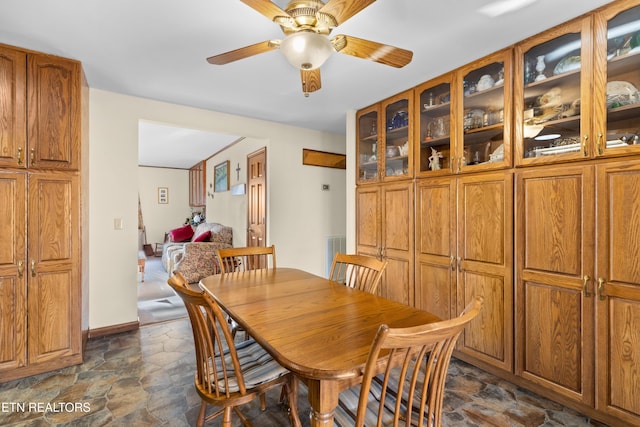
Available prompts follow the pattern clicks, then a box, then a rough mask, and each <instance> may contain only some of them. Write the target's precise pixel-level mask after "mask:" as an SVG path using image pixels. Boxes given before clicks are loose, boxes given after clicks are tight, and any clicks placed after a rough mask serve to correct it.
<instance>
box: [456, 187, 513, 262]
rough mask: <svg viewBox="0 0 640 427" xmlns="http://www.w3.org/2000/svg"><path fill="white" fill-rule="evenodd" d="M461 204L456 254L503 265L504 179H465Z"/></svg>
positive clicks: (464, 258)
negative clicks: (459, 246)
mask: <svg viewBox="0 0 640 427" xmlns="http://www.w3.org/2000/svg"><path fill="white" fill-rule="evenodd" d="M460 189H461V194H460V200H461V204H462V211H461V218H460V226H461V228H460V230H459V235H460V236H461V239H460V243H461V244H462V250H461V251H460V252H459V256H462V259H463V260H465V261H468V260H473V261H480V262H484V263H490V264H499V265H502V264H504V259H505V248H504V238H500V237H501V236H504V232H505V229H504V227H505V219H506V217H505V215H506V214H507V212H505V196H506V193H505V182H504V178H503V177H502V176H501V177H500V180H497V181H493V182H487V181H482V182H475V181H469V182H467V181H464V182H462V185H461V187H460Z"/></svg>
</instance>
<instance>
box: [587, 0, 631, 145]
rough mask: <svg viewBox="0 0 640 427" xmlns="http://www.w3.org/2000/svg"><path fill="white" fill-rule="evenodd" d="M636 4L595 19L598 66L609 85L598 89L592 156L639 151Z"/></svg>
mask: <svg viewBox="0 0 640 427" xmlns="http://www.w3.org/2000/svg"><path fill="white" fill-rule="evenodd" d="M633 3H635V4H636V6H635V7H631V8H629V6H628V5H629V2H627V3H616V4H615V5H613V6H611V7H609V8H607V9H604V10H603V11H601V12H599V13H598V14H597V15H596V18H595V27H596V28H597V30H596V31H598V32H599V33H598V34H597V35H596V37H595V39H596V40H597V41H599V43H600V44H596V45H595V49H596V54H595V64H596V67H595V68H596V72H599V73H603V71H601V70H603V69H605V70H606V87H601V88H599V90H598V91H596V93H597V99H596V100H595V108H596V117H597V120H596V122H595V123H596V128H595V129H594V133H595V135H596V138H597V139H596V145H595V147H593V151H594V153H593V156H617V155H626V154H634V153H636V154H637V153H638V152H640V92H639V91H638V89H640V4H639V2H637V1H636V2H633ZM625 6H626V7H627V9H626V10H624V9H623V8H624V7H625ZM604 31H606V37H603V35H602V33H601V32H604ZM604 40H606V46H604ZM601 64H604V66H601ZM594 80H595V81H604V80H603V79H594Z"/></svg>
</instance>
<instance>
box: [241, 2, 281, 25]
mask: <svg viewBox="0 0 640 427" xmlns="http://www.w3.org/2000/svg"><path fill="white" fill-rule="evenodd" d="M240 1H241V2H242V3H244V4H246V5H247V6H249V7H250V8H252V9H254V10H255V11H257V12H260V13H261V14H263V15H264V16H266V17H267V18H269V20H271V21H273V20H274V19H276V18H277V17H279V16H286V17H289V14H288V13H287V12H285V11H284V10H282V9H280V8H279V7H278V5H276V4H275V3H273V2H271V1H269V0H240Z"/></svg>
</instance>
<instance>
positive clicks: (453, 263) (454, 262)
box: [449, 255, 456, 271]
mask: <svg viewBox="0 0 640 427" xmlns="http://www.w3.org/2000/svg"><path fill="white" fill-rule="evenodd" d="M449 265H450V266H451V271H456V257H454V256H453V255H451V261H450V262H449Z"/></svg>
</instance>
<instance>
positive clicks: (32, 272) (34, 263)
mask: <svg viewBox="0 0 640 427" xmlns="http://www.w3.org/2000/svg"><path fill="white" fill-rule="evenodd" d="M31 277H36V260H35V259H32V260H31Z"/></svg>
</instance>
